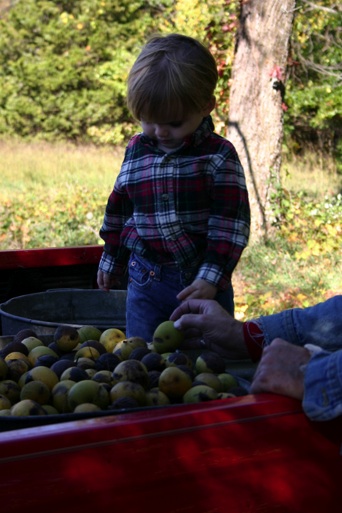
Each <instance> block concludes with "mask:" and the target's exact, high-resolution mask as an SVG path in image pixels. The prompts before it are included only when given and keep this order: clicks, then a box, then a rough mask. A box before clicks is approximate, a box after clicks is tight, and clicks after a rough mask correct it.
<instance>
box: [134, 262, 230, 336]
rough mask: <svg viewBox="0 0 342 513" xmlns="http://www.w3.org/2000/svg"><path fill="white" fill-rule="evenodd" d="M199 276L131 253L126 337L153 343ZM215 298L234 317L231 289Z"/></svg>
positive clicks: (221, 292)
mask: <svg viewBox="0 0 342 513" xmlns="http://www.w3.org/2000/svg"><path fill="white" fill-rule="evenodd" d="M196 274H197V268H189V269H184V270H180V269H179V268H177V267H176V266H169V265H159V264H155V263H153V262H150V261H149V260H147V259H145V258H142V257H141V256H137V255H135V254H132V255H131V257H130V261H129V266H128V287H127V302H126V336H127V337H134V336H138V337H142V338H143V339H145V340H146V342H151V341H152V338H153V333H154V331H155V329H156V328H157V326H158V325H159V324H160V323H162V322H164V321H167V320H168V319H169V317H170V315H171V313H172V312H173V311H174V310H175V309H176V308H177V307H178V306H179V304H180V302H179V301H178V299H177V298H176V296H177V294H178V293H179V292H180V291H181V290H183V289H184V288H185V287H187V286H188V285H190V284H191V283H192V281H193V280H194V278H195V276H196ZM215 299H216V301H218V302H219V303H220V304H221V305H222V306H223V307H224V308H225V309H226V310H227V311H228V312H229V313H230V314H231V315H234V293H233V287H232V286H231V287H229V288H228V289H227V290H225V291H220V292H218V293H217V294H216V296H215Z"/></svg>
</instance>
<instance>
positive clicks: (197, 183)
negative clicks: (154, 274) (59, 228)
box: [99, 116, 250, 290]
mask: <svg viewBox="0 0 342 513" xmlns="http://www.w3.org/2000/svg"><path fill="white" fill-rule="evenodd" d="M213 130H214V126H213V123H212V120H211V117H210V116H208V117H207V118H205V119H204V120H203V122H202V124H201V125H200V126H199V128H198V129H197V130H196V131H195V132H194V133H193V134H192V135H190V136H188V137H187V138H186V140H185V141H184V142H183V144H182V146H181V147H180V148H178V149H177V150H174V151H173V152H171V153H165V152H164V151H161V150H159V149H158V147H157V144H156V142H155V141H153V140H152V139H150V138H149V137H147V136H145V135H144V134H137V135H135V136H134V137H133V138H132V139H131V141H130V142H129V144H128V146H127V148H126V152H125V158H124V161H123V164H122V167H121V170H120V173H119V175H118V177H117V180H116V182H115V185H114V189H113V191H112V193H111V194H110V196H109V199H108V203H107V207H106V211H105V215H104V221H103V226H102V228H101V230H100V236H101V237H102V239H103V240H104V242H105V245H104V252H103V255H102V258H101V261H100V264H99V268H100V269H101V270H102V271H103V272H106V273H111V274H114V275H116V276H117V277H120V276H122V275H123V274H124V273H125V271H126V268H127V263H128V258H129V255H130V253H131V252H134V253H136V254H139V255H141V256H142V257H144V258H147V259H149V260H151V261H152V262H155V263H159V264H163V263H165V264H171V263H173V264H176V265H177V266H178V267H179V268H180V269H185V268H194V267H196V268H197V269H198V272H197V276H196V278H202V279H204V280H206V281H208V282H210V283H212V284H214V285H216V286H217V287H218V288H219V289H222V290H225V289H226V288H227V286H228V285H229V283H230V281H231V275H232V272H233V270H234V268H235V266H236V264H237V263H238V261H239V259H240V257H241V254H242V251H243V249H244V248H245V247H246V245H247V243H248V237H249V229H250V207H249V201H248V193H247V189H246V183H245V175H244V171H243V168H242V166H241V164H240V161H239V158H238V155H237V153H236V150H235V148H234V146H233V145H232V144H231V143H230V142H229V141H227V140H226V139H224V138H223V137H221V136H219V135H217V134H215V133H214V131H213Z"/></svg>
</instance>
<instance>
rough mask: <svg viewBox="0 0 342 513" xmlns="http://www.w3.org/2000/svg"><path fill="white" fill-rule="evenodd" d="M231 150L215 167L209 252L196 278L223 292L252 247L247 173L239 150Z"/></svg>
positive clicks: (208, 239) (208, 237)
mask: <svg viewBox="0 0 342 513" xmlns="http://www.w3.org/2000/svg"><path fill="white" fill-rule="evenodd" d="M228 147H229V151H228V153H227V154H226V156H225V157H222V159H221V160H217V161H216V162H215V163H214V164H213V167H214V170H213V186H212V189H211V209H210V217H209V221H208V235H207V250H206V254H205V257H204V262H203V264H202V265H201V267H200V269H199V271H198V274H197V276H196V278H197V279H203V280H205V281H207V282H209V283H211V284H213V285H215V286H216V287H218V288H219V289H221V290H225V289H226V288H227V287H228V286H229V285H230V282H231V276H232V273H233V270H234V269H235V267H236V265H237V263H238V262H239V260H240V258H241V254H242V252H243V250H244V249H245V247H246V246H247V244H248V239H249V231H250V205H249V199H248V192H247V188H246V181H245V175H244V171H243V168H242V166H241V163H240V161H239V158H238V155H237V153H236V151H235V148H234V147H233V146H232V145H229V146H228Z"/></svg>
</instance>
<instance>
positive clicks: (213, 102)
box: [203, 96, 216, 117]
mask: <svg viewBox="0 0 342 513" xmlns="http://www.w3.org/2000/svg"><path fill="white" fill-rule="evenodd" d="M215 105H216V98H215V96H212V97H211V99H210V101H209V102H208V103H207V105H206V106H205V107H204V109H203V117H205V116H209V114H210V113H211V112H212V111H213V110H214V108H215Z"/></svg>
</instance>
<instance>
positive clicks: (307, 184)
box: [0, 141, 342, 319]
mask: <svg viewBox="0 0 342 513" xmlns="http://www.w3.org/2000/svg"><path fill="white" fill-rule="evenodd" d="M0 152H1V159H0V176H1V190H0V249H16V248H27V249H29V248H30V247H47V246H72V245H79V244H94V243H101V242H102V241H100V239H99V237H98V229H99V228H100V225H101V223H102V218H103V212H104V208H105V204H106V201H107V198H108V195H109V193H110V191H111V190H112V187H113V183H114V181H115V178H116V176H117V173H118V172H119V170H120V165H121V162H122V159H123V155H124V148H96V147H90V146H86V147H83V146H76V147H75V146H72V145H68V144H61V143H58V144H54V145H53V144H48V143H35V144H33V143H25V142H17V141H2V142H0ZM322 162H323V164H324V167H323V164H322ZM322 162H321V160H320V159H317V158H316V156H315V155H313V154H310V153H309V154H307V155H305V156H303V157H291V158H289V157H287V158H286V161H284V164H283V168H282V172H281V176H282V183H283V186H284V187H285V189H286V190H287V191H288V193H289V195H290V197H291V202H290V206H289V210H290V214H291V215H293V218H292V217H289V218H287V219H286V218H285V221H286V223H285V222H284V225H281V226H280V228H279V229H278V232H277V234H276V235H275V236H274V238H273V239H272V240H271V241H269V242H268V243H267V244H266V245H264V244H254V245H250V246H249V247H247V248H246V250H245V251H244V253H243V256H242V259H241V260H240V262H239V264H238V266H237V268H236V270H235V273H234V275H233V285H234V289H235V303H236V316H237V317H238V318H240V319H247V318H253V317H256V316H258V315H260V314H265V315H267V314H270V313H273V312H276V311H279V310H281V309H284V308H292V307H295V306H309V305H310V304H314V303H317V302H319V301H322V300H324V299H326V298H327V297H330V296H331V295H334V294H338V293H339V294H342V279H341V276H342V264H341V259H340V242H339V241H340V240H341V237H342V233H341V221H340V220H341V217H342V201H341V203H340V204H338V205H337V207H336V205H335V206H334V205H333V204H332V205H330V203H329V202H330V201H332V198H334V197H337V195H338V194H340V193H341V191H342V176H341V175H338V174H337V173H336V171H334V165H333V162H330V161H329V160H328V159H327V158H325V159H324V160H323V161H322ZM299 193H300V194H302V195H303V196H302V198H301V199H300V198H299V197H298V194H299ZM298 198H299V199H298ZM316 205H317V208H316ZM291 209H292V210H291ZM315 211H317V212H316V213H315V214H313V212H315ZM330 213H331V215H330ZM286 215H287V214H285V216H286ZM329 216H330V217H329Z"/></svg>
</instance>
